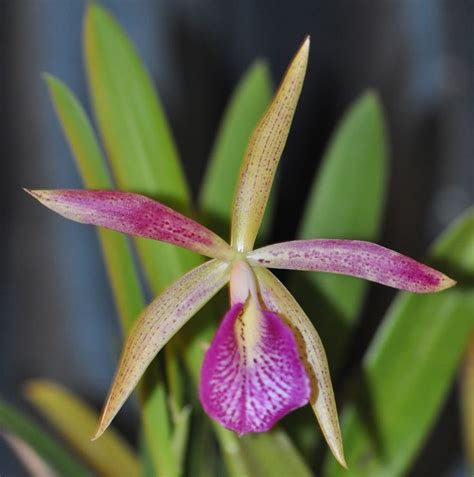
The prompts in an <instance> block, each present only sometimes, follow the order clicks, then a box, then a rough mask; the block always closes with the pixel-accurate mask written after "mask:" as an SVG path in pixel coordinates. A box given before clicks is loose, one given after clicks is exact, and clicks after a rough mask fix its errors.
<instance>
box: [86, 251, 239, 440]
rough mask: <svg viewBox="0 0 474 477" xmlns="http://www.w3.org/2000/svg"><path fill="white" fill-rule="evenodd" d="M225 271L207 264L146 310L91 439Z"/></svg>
mask: <svg viewBox="0 0 474 477" xmlns="http://www.w3.org/2000/svg"><path fill="white" fill-rule="evenodd" d="M228 269H229V266H228V264H227V263H225V262H220V261H218V260H210V261H209V262H206V263H204V264H203V265H201V266H199V267H197V268H195V269H193V270H191V271H190V272H188V273H187V274H186V275H184V276H183V277H181V278H180V279H179V280H177V281H176V282H175V283H174V284H173V285H171V286H170V287H168V288H167V289H166V290H165V291H164V292H163V293H162V294H161V295H160V296H159V297H158V298H156V299H155V300H154V301H153V302H152V303H151V304H150V305H149V306H148V307H147V308H146V310H145V311H144V312H143V314H142V316H141V317H140V319H139V320H138V321H137V322H136V324H135V326H134V327H133V329H132V332H131V333H130V335H129V337H128V338H127V342H126V343H125V348H124V351H123V353H122V358H121V360H120V364H119V367H118V370H117V373H116V376H115V379H114V382H113V384H112V388H111V390H110V394H109V397H108V399H107V402H106V404H105V407H104V411H103V413H102V418H101V422H100V424H99V428H98V430H97V433H96V436H95V438H97V437H99V436H100V435H101V434H102V433H103V432H104V431H105V429H106V428H107V427H108V425H109V424H110V422H111V421H112V419H113V418H114V416H115V415H116V414H117V412H118V411H119V409H120V408H121V407H122V405H123V403H124V402H125V400H126V399H127V398H128V396H129V395H130V393H131V392H132V391H133V389H134V387H135V386H136V384H137V383H138V381H139V379H140V377H141V376H142V374H143V373H144V371H145V369H146V368H147V367H148V365H149V364H150V362H151V361H152V360H153V358H154V357H155V356H156V355H157V353H158V352H159V351H160V349H161V348H162V347H163V346H164V345H165V344H166V343H167V342H168V341H169V340H170V339H171V337H172V336H173V335H174V334H175V333H176V332H177V331H178V330H179V329H180V328H181V327H182V326H183V325H184V324H185V323H186V322H187V321H188V320H189V319H190V318H191V317H192V316H193V315H194V314H195V313H196V312H197V311H198V310H199V309H200V308H201V307H202V306H203V305H204V304H205V303H207V302H208V301H209V300H210V299H211V298H212V296H214V295H215V294H216V293H217V292H218V291H219V290H220V289H221V288H222V287H223V286H224V285H225V284H226V283H227V281H228V279H229V276H228V275H229V270H228Z"/></svg>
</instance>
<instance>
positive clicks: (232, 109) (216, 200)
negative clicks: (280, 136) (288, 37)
mask: <svg viewBox="0 0 474 477" xmlns="http://www.w3.org/2000/svg"><path fill="white" fill-rule="evenodd" d="M272 91H273V87H272V83H271V79H270V72H269V70H268V67H267V65H266V63H264V62H261V61H257V62H255V63H254V65H253V66H252V67H251V68H250V69H249V70H248V71H247V72H246V73H245V75H244V76H243V78H242V79H241V80H240V82H239V83H238V85H237V87H236V88H235V91H234V93H233V95H232V97H231V99H230V101H229V104H228V106H227V108H226V110H225V113H224V117H223V119H222V122H221V125H220V127H219V131H218V133H217V137H216V140H215V142H214V148H213V150H212V153H211V157H210V159H209V163H208V166H207V170H206V174H205V177H204V181H203V184H202V186H201V194H200V200H199V204H200V210H201V211H202V212H203V215H204V216H205V217H206V220H207V221H208V222H209V223H210V224H212V226H213V228H214V229H215V230H217V231H218V232H219V233H221V234H224V233H225V234H227V233H228V230H229V227H230V217H231V215H232V200H233V196H234V191H235V186H236V183H237V178H238V176H239V170H240V166H241V164H242V159H243V157H244V153H245V148H246V147H247V143H248V141H249V138H250V135H251V134H252V131H253V130H254V128H255V127H256V126H257V123H258V121H259V120H260V118H261V117H262V115H263V113H264V112H265V111H266V109H267V108H268V105H269V104H270V100H271V95H272ZM267 224H268V221H267ZM262 229H263V224H262ZM223 237H225V235H223Z"/></svg>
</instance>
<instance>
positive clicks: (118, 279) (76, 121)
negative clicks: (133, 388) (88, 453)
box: [46, 75, 177, 475]
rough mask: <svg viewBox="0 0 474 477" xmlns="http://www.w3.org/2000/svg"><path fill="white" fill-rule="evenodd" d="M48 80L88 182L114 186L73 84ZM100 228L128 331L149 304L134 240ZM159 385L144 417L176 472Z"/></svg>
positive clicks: (167, 468)
mask: <svg viewBox="0 0 474 477" xmlns="http://www.w3.org/2000/svg"><path fill="white" fill-rule="evenodd" d="M46 81H47V83H48V86H49V90H50V93H51V98H52V100H53V103H54V106H55V109H56V112H57V114H58V117H59V119H60V121H61V125H62V127H63V129H64V132H65V134H66V137H67V139H68V142H69V145H70V147H71V150H72V152H73V154H74V158H75V160H76V164H77V166H78V168H79V171H80V173H81V176H82V180H83V181H84V185H85V186H86V187H87V188H99V189H111V188H112V187H113V184H112V180H111V178H110V176H109V173H108V169H107V165H106V161H105V158H104V157H103V155H102V153H101V151H100V147H99V145H98V141H97V139H96V137H95V133H94V131H93V129H92V126H91V125H90V123H89V121H88V118H87V116H86V114H85V112H84V110H83V109H82V107H81V105H80V103H79V102H78V100H77V99H76V98H75V96H74V94H73V93H72V92H71V91H70V90H69V89H68V88H67V86H66V85H64V84H63V83H62V82H61V81H59V80H58V79H56V78H54V77H52V76H50V75H46ZM98 233H99V238H100V241H101V245H102V250H103V253H104V258H105V263H106V267H107V271H108V275H109V280H110V283H111V287H112V291H113V294H114V298H115V302H116V304H117V309H118V312H119V315H120V321H121V324H122V331H123V332H124V334H127V332H128V330H129V329H130V326H131V325H132V323H133V322H134V321H135V319H136V318H137V317H138V315H139V313H140V312H141V311H142V310H143V308H144V307H145V302H144V297H143V294H142V290H141V285H140V280H139V278H138V275H137V270H136V267H135V263H134V259H133V256H132V253H131V248H130V244H129V240H128V238H127V237H125V236H124V235H122V234H120V233H117V232H114V231H111V230H106V229H99V230H98ZM148 381H149V380H148ZM153 386H154V389H153V390H152V392H151V394H150V389H148V390H147V389H146V387H150V386H149V385H148V383H147V385H146V386H142V387H141V389H140V391H141V392H140V393H139V396H140V397H141V398H142V399H141V404H142V406H141V407H142V421H143V423H144V426H145V435H146V439H147V445H148V447H149V448H151V449H160V451H159V452H153V453H150V455H151V458H153V462H152V464H153V465H154V467H155V473H158V474H161V473H163V474H166V475H174V474H175V473H176V470H175V469H176V467H177V466H176V464H175V462H174V459H173V456H172V453H171V437H170V429H169V425H168V421H169V420H168V410H167V396H166V393H165V392H164V384H163V382H162V381H158V384H155V383H153ZM156 422H159V423H160V426H156Z"/></svg>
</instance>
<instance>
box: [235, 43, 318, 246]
mask: <svg viewBox="0 0 474 477" xmlns="http://www.w3.org/2000/svg"><path fill="white" fill-rule="evenodd" d="M308 52H309V37H308V38H306V40H305V41H304V42H303V44H302V46H301V47H300V49H299V50H298V52H297V53H296V55H295V57H294V59H293V61H292V62H291V64H290V66H289V67H288V70H287V72H286V75H285V77H284V78H283V81H282V83H281V85H280V87H279V89H278V91H277V93H276V95H275V97H274V99H273V101H272V103H271V104H270V107H269V109H268V110H267V112H266V113H265V115H264V116H263V118H262V120H261V121H260V123H259V124H258V126H257V127H256V129H255V130H254V132H253V134H252V136H251V138H250V141H249V144H248V146H247V150H246V152H245V158H244V161H243V164H242V167H241V169H240V179H239V182H238V184H237V189H236V191H235V195H234V204H233V211H232V245H233V246H234V247H235V248H236V249H237V250H238V251H239V252H246V251H248V250H251V249H252V247H253V244H254V242H255V237H256V236H257V233H258V229H259V228H260V224H261V222H262V217H263V213H264V211H265V206H266V204H267V201H268V196H269V194H270V189H271V186H272V182H273V177H274V176H275V171H276V168H277V166H278V162H279V160H280V157H281V154H282V152H283V148H284V147H285V143H286V139H287V137H288V133H289V130H290V126H291V121H292V119H293V114H294V112H295V109H296V104H297V102H298V98H299V96H300V92H301V88H302V86H303V79H304V76H305V73H306V65H307V63H308Z"/></svg>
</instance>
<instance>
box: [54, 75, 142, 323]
mask: <svg viewBox="0 0 474 477" xmlns="http://www.w3.org/2000/svg"><path fill="white" fill-rule="evenodd" d="M44 77H45V80H46V83H47V85H48V88H49V92H50V95H51V99H52V101H53V105H54V108H55V110H56V113H57V116H58V119H59V121H60V123H61V126H62V128H63V130H64V133H65V135H66V138H67V140H68V143H69V146H70V148H71V151H72V153H73V156H74V159H75V162H76V165H77V167H78V169H79V172H80V174H81V177H82V180H83V182H84V185H85V187H87V188H89V189H111V188H112V187H113V182H112V179H111V178H110V174H109V172H108V169H107V164H106V161H105V158H104V156H103V154H102V152H101V150H100V146H99V143H98V141H97V139H96V136H95V133H94V130H93V128H92V126H91V124H90V122H89V119H88V118H87V115H86V113H85V111H84V110H83V108H82V106H81V104H80V103H79V101H78V100H77V98H76V97H75V96H74V94H73V93H72V91H71V90H70V89H69V88H68V87H67V86H66V85H65V84H64V83H63V82H62V81H60V80H59V79H58V78H55V77H54V76H52V75H44ZM99 239H100V243H101V247H102V251H103V253H104V259H105V264H106V268H107V272H108V276H109V281H110V284H111V287H112V292H113V295H114V299H115V303H116V306H117V310H118V312H119V315H120V321H121V324H122V329H123V331H124V332H127V330H128V329H129V328H130V326H131V324H132V323H133V321H134V320H135V318H136V317H137V316H138V314H139V313H140V312H141V310H142V309H143V308H144V306H145V301H144V298H143V294H142V291H141V287H140V283H139V280H138V276H137V272H136V268H135V265H134V262H133V257H132V255H131V250H130V245H129V243H128V239H127V238H126V237H125V236H123V235H122V234H119V233H116V232H113V231H110V230H104V229H99Z"/></svg>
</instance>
